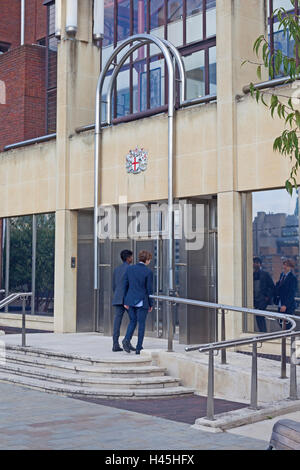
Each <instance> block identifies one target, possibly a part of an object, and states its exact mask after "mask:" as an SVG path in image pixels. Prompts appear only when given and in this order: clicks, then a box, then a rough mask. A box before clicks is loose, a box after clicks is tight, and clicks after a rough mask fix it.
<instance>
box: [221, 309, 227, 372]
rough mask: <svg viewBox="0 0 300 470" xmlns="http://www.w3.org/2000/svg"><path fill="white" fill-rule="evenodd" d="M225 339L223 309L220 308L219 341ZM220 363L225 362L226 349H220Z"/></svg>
mask: <svg viewBox="0 0 300 470" xmlns="http://www.w3.org/2000/svg"><path fill="white" fill-rule="evenodd" d="M225 340H226V327H225V310H224V309H223V308H222V316H221V341H225ZM221 364H223V365H225V364H226V349H225V348H224V349H221Z"/></svg>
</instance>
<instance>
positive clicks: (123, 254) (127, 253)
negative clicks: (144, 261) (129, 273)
mask: <svg viewBox="0 0 300 470" xmlns="http://www.w3.org/2000/svg"><path fill="white" fill-rule="evenodd" d="M132 255H133V253H132V251H130V250H123V251H121V253H120V256H121V260H122V261H124V263H125V261H127V259H128V258H130V257H131V256H132Z"/></svg>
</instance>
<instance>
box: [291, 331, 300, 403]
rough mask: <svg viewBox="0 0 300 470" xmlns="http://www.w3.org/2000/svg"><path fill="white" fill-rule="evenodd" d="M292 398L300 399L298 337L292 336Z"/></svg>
mask: <svg viewBox="0 0 300 470" xmlns="http://www.w3.org/2000/svg"><path fill="white" fill-rule="evenodd" d="M289 398H290V399H291V400H298V394H297V357H296V337H295V336H292V337H291V362H290V396H289Z"/></svg>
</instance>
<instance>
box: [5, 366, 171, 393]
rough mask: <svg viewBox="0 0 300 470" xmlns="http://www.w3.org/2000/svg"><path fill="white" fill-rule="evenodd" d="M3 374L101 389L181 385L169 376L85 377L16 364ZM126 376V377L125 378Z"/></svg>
mask: <svg viewBox="0 0 300 470" xmlns="http://www.w3.org/2000/svg"><path fill="white" fill-rule="evenodd" d="M0 371H1V372H7V373H9V374H10V375H12V374H14V375H19V376H24V377H30V378H35V379H38V380H46V381H48V382H57V383H67V384H69V385H78V386H93V387H97V388H98V387H100V388H111V387H116V388H128V389H131V388H150V387H152V388H161V387H175V386H176V385H178V383H179V379H178V378H173V377H167V376H152V377H128V376H127V374H123V376H122V377H112V376H107V377H103V376H95V375H91V374H90V375H85V376H82V374H79V373H76V372H75V373H67V372H65V373H60V372H55V373H53V372H49V371H48V370H47V369H46V368H37V367H34V368H32V367H29V366H20V365H15V364H14V363H10V362H8V363H6V364H5V365H1V366H0ZM124 375H125V376H124Z"/></svg>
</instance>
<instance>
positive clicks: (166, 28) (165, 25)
mask: <svg viewBox="0 0 300 470" xmlns="http://www.w3.org/2000/svg"><path fill="white" fill-rule="evenodd" d="M164 38H165V39H168V0H165V2H164Z"/></svg>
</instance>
